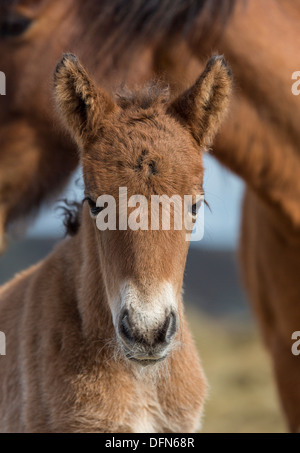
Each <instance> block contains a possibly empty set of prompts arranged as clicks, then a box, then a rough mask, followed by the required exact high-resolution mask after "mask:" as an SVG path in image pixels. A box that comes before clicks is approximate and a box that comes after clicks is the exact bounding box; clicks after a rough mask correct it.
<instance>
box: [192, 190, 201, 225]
mask: <svg viewBox="0 0 300 453" xmlns="http://www.w3.org/2000/svg"><path fill="white" fill-rule="evenodd" d="M203 201H204V195H199V196H198V197H197V201H196V203H194V204H193V205H192V212H191V213H192V217H193V218H194V219H195V218H196V217H197V214H198V211H199V209H200V206H201V205H202V202H203Z"/></svg>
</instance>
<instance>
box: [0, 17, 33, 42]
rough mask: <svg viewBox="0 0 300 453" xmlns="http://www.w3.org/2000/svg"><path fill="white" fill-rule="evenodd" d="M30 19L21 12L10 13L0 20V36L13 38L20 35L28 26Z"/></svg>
mask: <svg viewBox="0 0 300 453" xmlns="http://www.w3.org/2000/svg"><path fill="white" fill-rule="evenodd" d="M31 23H32V20H31V19H29V18H28V17H25V16H22V15H21V14H11V15H8V16H7V17H5V18H4V19H3V20H0V37H1V38H14V37H16V36H20V35H22V34H23V33H25V31H26V30H27V29H28V28H29V27H30V25H31Z"/></svg>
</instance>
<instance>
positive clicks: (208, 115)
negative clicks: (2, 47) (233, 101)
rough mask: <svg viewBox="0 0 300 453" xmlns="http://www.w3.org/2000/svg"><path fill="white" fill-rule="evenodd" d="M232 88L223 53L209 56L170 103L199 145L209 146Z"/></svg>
mask: <svg viewBox="0 0 300 453" xmlns="http://www.w3.org/2000/svg"><path fill="white" fill-rule="evenodd" d="M231 91H232V74H231V70H230V68H229V66H228V65H227V63H226V61H225V59H224V58H223V57H222V56H214V57H212V58H211V59H210V60H209V61H208V63H207V65H206V68H205V70H204V72H203V73H202V75H201V76H200V77H199V78H198V80H197V81H196V82H195V84H194V85H193V86H192V87H191V88H189V89H188V90H187V91H185V92H184V93H183V94H181V95H180V96H179V97H178V98H177V99H175V101H173V103H172V105H171V108H170V110H171V112H172V113H173V114H175V116H176V117H177V118H178V119H179V121H181V122H182V123H183V124H184V125H185V126H188V128H189V129H190V130H191V133H192V135H193V136H194V138H195V139H196V140H197V142H198V143H199V144H200V146H201V147H204V148H209V147H210V146H211V144H212V142H213V139H214V137H215V135H216V133H217V131H218V129H219V127H220V125H221V122H222V120H223V118H224V116H225V114H226V111H227V108H228V104H229V98H230V94H231Z"/></svg>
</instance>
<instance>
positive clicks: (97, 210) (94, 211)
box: [84, 197, 103, 217]
mask: <svg viewBox="0 0 300 453" xmlns="http://www.w3.org/2000/svg"><path fill="white" fill-rule="evenodd" d="M84 201H87V202H88V204H89V207H90V211H91V215H92V217H97V215H98V214H99V213H100V212H101V211H102V209H103V208H101V207H99V206H97V205H96V203H95V202H94V201H93V200H92V199H91V198H89V197H86V198H85V199H84Z"/></svg>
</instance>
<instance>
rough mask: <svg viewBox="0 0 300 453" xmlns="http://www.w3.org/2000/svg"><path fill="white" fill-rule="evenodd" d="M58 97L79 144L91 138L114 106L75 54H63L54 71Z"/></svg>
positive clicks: (60, 108)
mask: <svg viewBox="0 0 300 453" xmlns="http://www.w3.org/2000/svg"><path fill="white" fill-rule="evenodd" d="M54 87H55V99H56V103H57V105H58V108H59V110H60V112H61V114H62V117H63V119H64V121H65V123H66V126H67V128H68V129H69V131H70V132H71V134H72V135H73V136H74V137H75V139H76V141H77V142H78V143H79V144H84V143H86V142H88V141H90V140H92V139H93V138H94V137H95V136H96V134H97V131H98V129H99V120H101V119H103V118H105V116H107V115H109V113H111V112H112V111H113V110H114V109H115V106H116V105H115V103H114V101H113V100H112V99H111V98H110V96H109V95H108V94H107V93H106V92H105V91H102V90H100V89H99V88H98V87H96V85H95V84H94V82H93V81H92V80H91V79H90V77H89V75H88V74H87V72H86V71H85V69H84V68H83V66H82V65H81V64H80V63H79V62H78V60H77V58H76V57H75V56H74V55H72V54H65V55H63V57H62V59H61V60H60V62H59V63H58V65H57V67H56V70H55V73H54Z"/></svg>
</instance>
